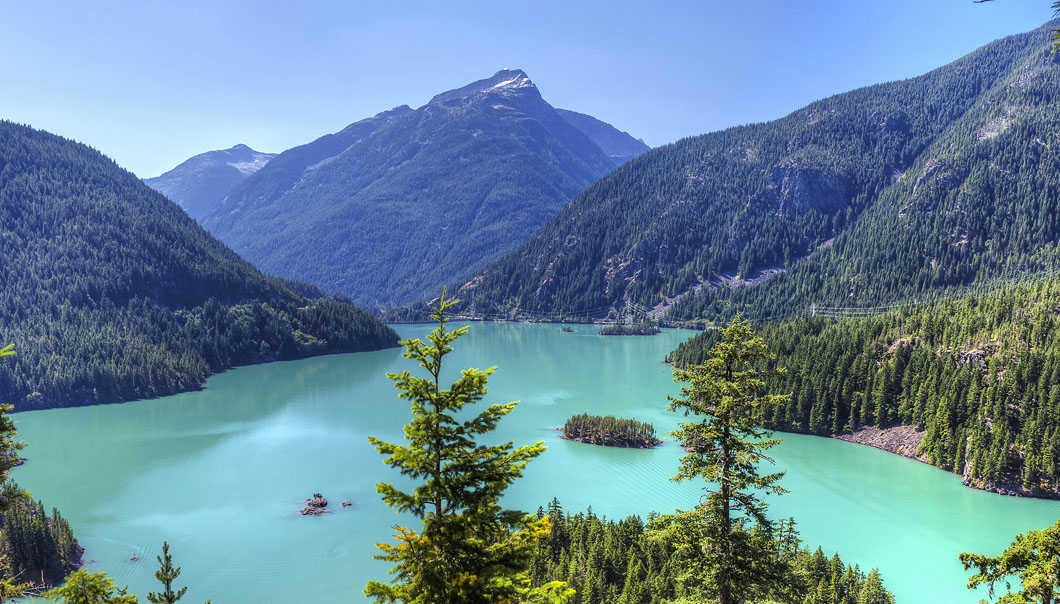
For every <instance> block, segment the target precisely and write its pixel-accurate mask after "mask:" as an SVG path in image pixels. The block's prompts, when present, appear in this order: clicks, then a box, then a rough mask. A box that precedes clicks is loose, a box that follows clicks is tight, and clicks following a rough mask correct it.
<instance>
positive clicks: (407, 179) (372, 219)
mask: <svg viewBox="0 0 1060 604" xmlns="http://www.w3.org/2000/svg"><path fill="white" fill-rule="evenodd" d="M620 161H621V160H619V159H616V158H612V157H609V156H608V154H607V153H605V152H604V151H603V150H602V149H601V148H600V147H599V146H597V144H595V143H594V142H593V139H592V138H591V137H590V136H588V135H586V134H585V133H584V132H582V131H581V130H580V129H579V128H576V127H575V126H572V125H571V124H570V123H569V122H568V121H567V120H566V119H564V118H563V117H562V116H561V114H560V113H559V112H557V111H556V110H555V109H554V108H553V107H552V106H551V105H549V104H548V103H547V102H545V100H544V99H543V98H542V97H541V94H540V92H539V91H538V89H537V86H536V85H534V83H533V82H532V81H531V80H530V78H529V77H527V75H526V74H525V73H523V72H522V71H520V70H502V71H499V72H497V73H496V74H494V75H493V76H492V77H490V78H487V79H484V80H479V81H477V82H473V83H471V84H469V85H467V86H464V87H462V88H458V89H456V90H450V91H448V92H443V93H441V94H439V95H437V96H435V97H434V98H432V99H431V100H430V102H428V103H427V104H426V105H424V106H423V107H420V108H418V109H412V108H410V107H408V106H401V107H398V108H396V109H392V110H390V111H387V112H384V113H380V114H379V115H376V116H375V117H372V118H368V119H366V120H362V121H359V122H356V123H354V124H351V125H350V126H348V127H346V128H345V129H343V130H342V131H340V132H337V133H335V134H329V135H326V136H323V137H321V138H319V139H317V140H315V141H313V142H311V143H309V144H307V145H303V146H301V147H296V148H294V149H290V150H288V151H285V152H284V153H281V154H280V155H279V156H278V157H276V158H275V159H274V160H272V161H271V162H269V163H268V164H266V166H265V167H264V168H262V169H261V170H260V171H258V172H257V173H256V174H254V175H253V176H250V177H249V178H247V179H246V180H245V181H243V182H242V183H240V184H239V185H237V186H236V187H235V188H234V189H233V190H232V191H231V192H229V193H228V195H226V196H225V197H224V199H222V200H221V202H220V203H218V204H217V206H216V207H214V209H213V210H212V211H211V212H210V213H209V214H207V216H206V217H205V218H204V219H203V224H204V225H205V226H206V228H207V229H209V230H210V232H212V233H213V234H214V235H215V236H217V237H218V238H219V239H221V240H222V241H224V242H225V243H227V244H228V245H230V246H231V247H232V248H233V249H235V250H236V251H237V252H239V253H240V254H242V255H243V256H244V257H245V258H247V259H248V260H250V261H251V262H253V263H254V264H255V265H256V266H258V267H260V268H261V269H262V270H265V271H267V272H272V273H275V274H279V275H283V276H287V277H296V278H298V279H304V280H306V281H309V282H311V283H314V284H316V285H319V286H320V287H322V288H324V289H326V290H329V291H335V292H341V293H343V294H346V295H349V296H350V297H351V298H353V299H354V300H356V301H358V302H362V303H372V304H397V303H404V302H407V301H410V300H415V299H419V298H422V297H425V296H429V295H434V294H436V293H437V292H438V291H439V290H440V289H441V287H442V285H443V284H445V283H450V282H453V281H456V280H458V279H461V278H464V277H466V276H468V275H470V274H471V273H472V272H473V271H474V270H476V269H478V268H481V267H483V266H485V265H486V264H487V263H489V262H490V261H492V260H495V259H496V258H498V257H500V256H501V255H502V254H504V253H505V252H507V251H509V250H511V249H512V248H513V247H515V246H516V245H518V244H519V243H520V242H522V241H525V240H526V239H527V238H529V237H530V236H531V235H532V234H533V233H534V232H535V231H536V230H537V229H538V228H539V227H540V226H541V225H542V224H544V223H545V221H547V220H548V219H549V218H551V217H552V216H553V215H555V213H556V212H558V211H559V210H560V208H562V207H563V206H564V205H565V204H566V203H567V202H568V201H570V199H571V198H572V197H573V196H574V195H575V194H577V193H578V192H579V191H581V190H583V189H584V188H585V187H587V186H588V185H589V184H591V183H592V182H593V181H595V180H596V179H597V178H599V177H600V176H603V175H604V174H606V173H607V172H608V171H610V170H611V169H613V168H614V167H615V166H616V165H618V164H619V163H620Z"/></svg>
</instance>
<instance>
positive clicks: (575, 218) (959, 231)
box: [460, 23, 1060, 319]
mask: <svg viewBox="0 0 1060 604" xmlns="http://www.w3.org/2000/svg"><path fill="white" fill-rule="evenodd" d="M1055 26H1056V23H1051V24H1047V25H1045V26H1043V27H1042V28H1040V29H1038V30H1035V31H1033V32H1030V33H1027V34H1022V35H1017V36H1012V37H1009V38H1005V39H1003V40H999V41H997V42H994V43H992V44H990V45H988V46H985V47H983V48H981V49H979V50H977V51H975V52H973V53H972V54H970V55H968V56H966V57H964V58H962V59H960V60H958V61H955V62H954V63H952V64H950V65H947V66H945V67H942V68H940V69H937V70H935V71H932V72H930V73H928V74H926V75H923V76H920V77H917V78H913V79H910V80H905V81H900V82H892V83H888V84H880V85H877V86H871V87H868V88H863V89H859V90H855V91H852V92H849V93H845V94H840V95H837V96H834V97H831V98H828V99H824V100H822V101H818V102H816V103H813V104H811V105H809V106H808V107H806V108H804V109H801V110H799V111H796V112H794V113H792V114H791V115H789V116H787V117H785V118H783V119H780V120H777V121H774V122H769V123H764V124H754V125H750V126H742V127H737V128H732V129H729V130H725V131H722V132H716V133H712V134H707V135H703V136H698V137H693V138H689V139H685V140H682V141H679V142H677V143H674V144H672V145H668V146H665V147H661V148H657V149H654V150H652V151H650V152H648V153H646V154H644V155H642V156H640V157H639V158H637V159H635V160H633V161H631V162H629V163H628V164H626V165H624V166H623V167H622V168H620V169H618V170H616V171H615V172H613V173H611V174H610V175H608V176H607V177H605V178H603V179H601V180H600V181H598V182H597V183H595V184H594V185H593V186H592V187H590V188H589V189H588V190H587V191H585V192H584V193H583V194H581V195H579V196H578V197H577V198H575V199H574V200H573V201H572V202H571V203H570V204H569V205H568V206H567V207H566V208H564V210H563V211H562V212H561V213H560V214H559V215H558V216H557V217H556V218H555V219H553V220H552V221H550V222H549V223H548V224H547V225H545V226H544V227H543V228H542V229H541V231H540V232H539V233H538V235H536V236H535V237H534V238H532V239H531V240H530V241H528V242H527V243H526V244H524V245H523V246H521V247H520V248H519V249H517V250H515V251H513V252H512V253H511V254H509V255H508V256H506V257H504V258H503V259H501V260H500V261H498V262H497V263H495V264H493V265H491V266H490V267H489V268H487V269H485V270H484V271H482V272H481V273H480V274H479V275H477V276H476V277H474V278H473V279H471V280H470V281H468V282H467V283H466V284H465V285H464V286H463V288H462V291H461V292H460V294H461V297H462V298H463V299H465V300H468V301H473V309H474V310H475V311H476V312H478V313H508V314H510V315H519V314H529V313H535V312H566V313H573V312H577V311H580V310H584V309H597V311H596V312H597V315H598V316H603V315H606V314H607V310H608V308H609V307H610V308H621V307H622V306H623V305H624V303H625V301H626V300H627V299H629V300H632V301H633V302H636V303H638V304H640V305H643V306H645V307H648V308H653V309H654V312H653V314H654V315H662V314H664V313H665V314H666V315H667V316H669V317H670V318H675V319H681V318H692V317H707V318H717V317H726V316H731V314H732V312H733V311H734V310H735V309H748V311H749V312H750V313H751V315H752V316H761V317H765V316H776V315H780V316H789V315H791V314H793V313H794V312H795V311H797V310H799V309H801V308H803V307H808V306H809V305H811V304H813V303H815V302H816V303H831V304H837V303H838V304H847V305H874V304H879V303H880V302H881V301H883V300H894V299H901V298H907V297H911V296H917V295H924V294H929V293H934V292H938V291H940V290H946V289H952V288H957V287H960V286H964V285H966V284H969V283H977V282H983V281H988V280H991V279H994V278H996V277H998V276H999V275H1007V276H1011V275H1017V274H1021V273H1033V272H1035V271H1039V270H1041V269H1042V268H1046V267H1051V266H1053V265H1054V263H1055V261H1056V258H1057V246H1056V241H1057V240H1058V239H1060V221H1058V219H1057V216H1058V215H1060V109H1058V107H1060V102H1058V101H1060V65H1058V61H1060V57H1058V56H1056V55H1052V54H1050V51H1051V41H1050V29H1051V28H1052V27H1055ZM601 308H602V309H603V310H602V311H601V310H599V309H601Z"/></svg>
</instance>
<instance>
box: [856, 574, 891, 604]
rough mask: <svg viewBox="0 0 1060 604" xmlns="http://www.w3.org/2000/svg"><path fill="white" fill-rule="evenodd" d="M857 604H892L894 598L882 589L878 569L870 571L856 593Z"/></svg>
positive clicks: (881, 580)
mask: <svg viewBox="0 0 1060 604" xmlns="http://www.w3.org/2000/svg"><path fill="white" fill-rule="evenodd" d="M858 604H894V596H893V595H892V594H891V592H889V591H887V590H886V589H884V587H883V579H882V578H881V577H880V571H879V570H878V569H875V568H874V569H872V571H870V572H869V575H868V576H867V577H865V582H864V583H863V584H862V586H861V591H859V592H858Z"/></svg>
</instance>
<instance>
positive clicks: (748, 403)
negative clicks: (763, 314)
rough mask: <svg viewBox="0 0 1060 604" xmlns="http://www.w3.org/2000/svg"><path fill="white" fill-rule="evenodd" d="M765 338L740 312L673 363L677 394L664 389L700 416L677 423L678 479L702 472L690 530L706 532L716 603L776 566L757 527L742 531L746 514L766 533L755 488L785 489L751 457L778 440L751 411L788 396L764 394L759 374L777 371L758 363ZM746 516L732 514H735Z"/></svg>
mask: <svg viewBox="0 0 1060 604" xmlns="http://www.w3.org/2000/svg"><path fill="white" fill-rule="evenodd" d="M772 358H773V355H771V354H769V352H768V350H767V348H766V344H765V342H764V341H763V340H762V339H761V338H760V337H757V336H755V334H754V332H753V331H752V330H751V326H750V325H749V324H748V322H747V321H745V320H744V319H743V318H742V317H740V316H739V315H737V316H736V318H734V319H733V321H732V324H731V325H729V327H727V328H725V329H723V330H722V332H721V340H720V341H719V342H718V343H717V344H716V345H715V346H714V348H713V349H712V350H711V351H710V355H709V357H708V358H707V360H706V361H705V362H704V363H703V364H701V365H692V366H690V367H687V368H685V369H675V370H674V381H676V382H685V383H686V385H685V386H682V388H681V397H680V398H678V397H673V396H668V397H667V398H669V400H670V409H671V410H672V411H678V412H683V413H684V414H685V416H688V415H693V416H697V417H698V418H700V419H699V421H698V422H681V423H680V424H679V429H678V430H677V431H675V432H674V433H673V434H674V436H676V437H677V438H678V439H679V442H681V443H683V444H684V446H685V449H686V450H687V451H688V454H687V455H685V456H684V457H683V458H681V465H680V468H679V471H678V473H677V475H676V476H675V477H674V478H673V480H676V481H684V480H692V479H704V480H706V481H707V482H708V483H711V484H715V485H717V489H716V490H714V489H711V488H710V487H707V488H706V490H707V491H708V493H709V495H708V496H707V500H706V503H704V504H702V505H700V506H699V507H698V508H697V509H696V510H694V515H693V517H692V518H693V520H694V521H695V523H696V524H697V525H698V530H695V531H694V534H696V535H701V536H702V537H705V538H706V540H705V542H704V543H703V545H702V546H701V550H702V552H703V558H704V560H703V561H704V562H705V563H707V566H708V567H709V568H708V570H707V572H708V573H709V575H708V576H709V579H710V580H709V583H711V584H713V586H714V589H715V590H716V597H717V600H718V602H719V603H720V604H732V603H733V602H741V601H743V600H744V599H745V596H746V595H747V594H749V593H754V591H755V590H769V589H771V585H770V582H771V579H772V578H773V576H774V575H775V571H776V569H773V568H770V567H771V566H772V565H773V560H772V555H771V552H770V551H768V549H767V550H765V551H762V550H761V549H760V548H761V547H762V546H763V543H762V540H761V539H760V538H759V535H758V534H757V532H752V531H748V530H747V529H746V528H745V526H744V524H745V519H746V517H749V518H751V519H753V520H755V521H756V522H757V524H758V527H759V528H761V529H765V530H766V532H768V529H769V521H768V520H767V519H766V516H765V509H766V505H765V504H764V503H763V502H762V501H761V500H760V499H759V498H758V496H757V495H756V494H755V493H756V491H765V492H769V493H777V494H779V493H783V492H784V489H783V488H781V487H780V486H779V485H778V484H777V482H778V481H779V480H780V478H781V477H782V476H783V473H782V472H781V473H774V474H764V475H760V474H759V473H758V469H757V464H758V463H760V462H761V461H762V460H763V459H766V460H768V458H767V457H766V456H765V455H764V451H766V450H767V449H769V448H771V447H773V446H774V445H776V444H777V443H779V442H780V441H779V440H778V439H766V438H763V436H764V435H765V432H764V431H762V430H760V429H758V428H757V427H756V426H755V411H756V410H757V409H759V408H761V407H765V406H772V405H775V404H777V403H783V402H786V401H787V400H788V399H790V395H775V394H765V393H764V391H765V379H766V378H767V377H771V376H774V375H779V374H782V370H771V371H767V370H764V369H762V368H761V365H762V363H763V362H764V361H768V360H771V359H772ZM739 513H743V514H746V517H745V516H739V517H737V518H734V514H739Z"/></svg>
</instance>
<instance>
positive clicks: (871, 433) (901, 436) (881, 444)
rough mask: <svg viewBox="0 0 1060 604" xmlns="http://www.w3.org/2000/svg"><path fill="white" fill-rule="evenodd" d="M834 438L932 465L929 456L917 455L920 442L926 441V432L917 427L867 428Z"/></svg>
mask: <svg viewBox="0 0 1060 604" xmlns="http://www.w3.org/2000/svg"><path fill="white" fill-rule="evenodd" d="M832 438H835V439H838V440H844V441H846V442H849V443H856V444H859V445H868V446H870V447H873V448H876V449H880V450H882V451H887V452H888V453H894V454H895V455H901V456H902V457H908V458H909V459H915V460H917V461H921V462H924V463H926V464H928V465H932V464H931V459H930V458H928V456H926V455H917V452H916V450H917V449H918V448H920V442H921V441H923V440H924V432H923V431H921V430H917V428H916V426H894V427H891V428H877V427H875V426H867V427H864V428H859V429H858V430H855V431H854V432H847V433H844V434H836V435H835V436H833V437H832Z"/></svg>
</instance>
